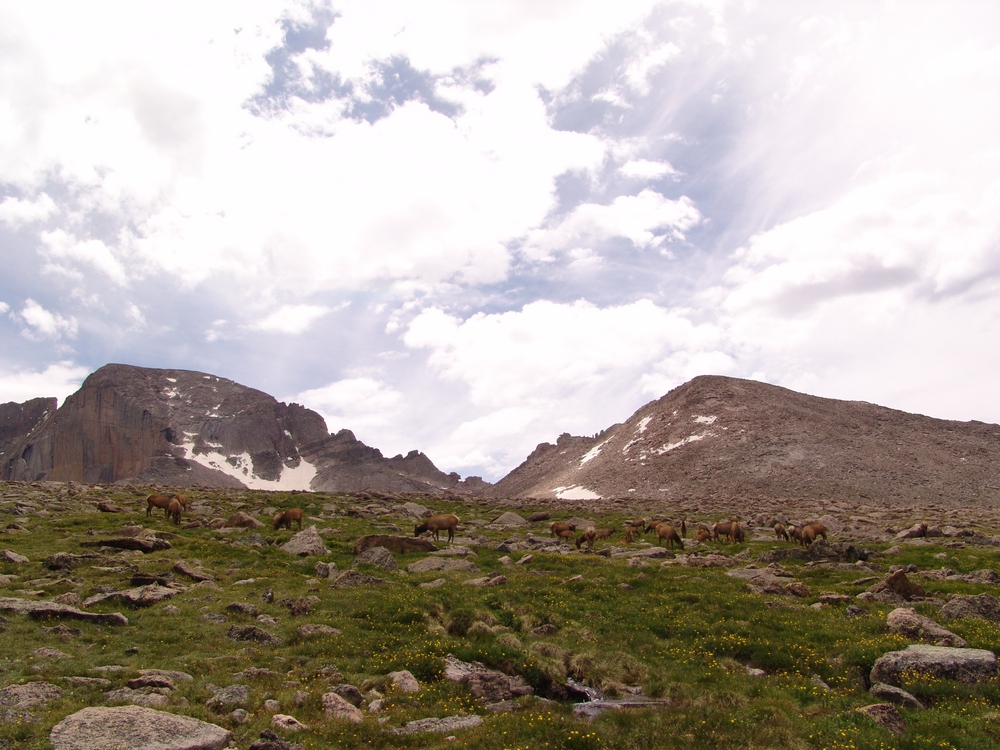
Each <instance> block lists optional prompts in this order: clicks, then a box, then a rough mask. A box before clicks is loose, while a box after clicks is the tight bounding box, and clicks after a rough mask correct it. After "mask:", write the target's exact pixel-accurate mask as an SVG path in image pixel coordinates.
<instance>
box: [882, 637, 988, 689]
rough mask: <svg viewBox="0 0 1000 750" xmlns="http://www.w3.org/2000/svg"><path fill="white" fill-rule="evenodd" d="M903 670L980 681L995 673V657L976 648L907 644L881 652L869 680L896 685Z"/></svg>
mask: <svg viewBox="0 0 1000 750" xmlns="http://www.w3.org/2000/svg"><path fill="white" fill-rule="evenodd" d="M904 672H920V673H923V674H927V675H930V676H932V677H937V678H940V679H945V680H956V681H958V682H967V683H972V682H982V681H984V680H988V679H989V678H991V677H994V676H995V675H996V674H997V657H996V654H994V653H993V652H992V651H987V650H985V649H978V648H948V647H945V646H924V645H916V646H909V647H907V648H906V650H904V651H890V652H888V653H886V654H883V655H882V656H880V657H879V658H878V660H877V661H876V662H875V666H874V667H873V668H872V672H871V681H872V682H873V683H875V682H885V683H888V684H890V685H898V684H899V682H900V680H901V679H902V675H903V673H904Z"/></svg>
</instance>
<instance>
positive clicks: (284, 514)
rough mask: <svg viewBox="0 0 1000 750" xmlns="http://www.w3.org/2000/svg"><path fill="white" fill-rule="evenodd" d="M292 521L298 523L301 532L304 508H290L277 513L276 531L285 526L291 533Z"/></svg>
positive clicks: (275, 519) (275, 518)
mask: <svg viewBox="0 0 1000 750" xmlns="http://www.w3.org/2000/svg"><path fill="white" fill-rule="evenodd" d="M292 521H296V522H297V523H298V525H299V530H300V531H301V530H302V508H289V509H288V510H284V511H281V512H280V513H275V515H274V530H275V531H277V530H278V529H280V528H281V527H282V526H284V527H285V528H286V529H288V530H289V531H291V530H292Z"/></svg>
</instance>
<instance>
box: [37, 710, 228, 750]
mask: <svg viewBox="0 0 1000 750" xmlns="http://www.w3.org/2000/svg"><path fill="white" fill-rule="evenodd" d="M231 737H232V734H231V733H230V732H228V731H226V730H225V729H223V728H222V727H219V726H216V725H215V724H209V723H208V722H205V721H199V720H198V719H192V718H191V717H190V716H179V715H177V714H172V713H168V712H166V711H156V710H154V709H151V708H143V707H141V706H119V707H116V708H84V709H81V710H79V711H77V712H76V713H74V714H71V715H69V716H67V717H66V718H65V719H63V720H62V721H60V722H59V723H58V724H56V725H55V726H54V727H52V731H51V732H50V733H49V742H51V743H52V748H53V750H119V749H120V748H123V747H130V748H136V749H137V750H153V749H154V748H155V750H221V749H222V748H224V747H226V746H227V745H229V740H230V738H231Z"/></svg>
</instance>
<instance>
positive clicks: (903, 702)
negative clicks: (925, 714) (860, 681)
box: [868, 682, 924, 710]
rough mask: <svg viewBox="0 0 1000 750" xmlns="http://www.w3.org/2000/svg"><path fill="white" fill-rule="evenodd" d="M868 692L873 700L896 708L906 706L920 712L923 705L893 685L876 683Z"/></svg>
mask: <svg viewBox="0 0 1000 750" xmlns="http://www.w3.org/2000/svg"><path fill="white" fill-rule="evenodd" d="M868 692H869V693H870V694H871V696H872V697H873V698H881V699H882V700H884V701H889V702H890V703H895V704H896V705H898V706H906V707H907V708H915V709H917V710H922V709H923V707H924V704H923V703H921V702H920V701H918V700H917V699H916V698H915V697H914V696H912V695H910V694H909V693H908V692H906V691H905V690H903V688H898V687H896V686H895V685H886V684H885V683H884V682H876V683H875V684H874V685H872V686H871V688H869V690H868Z"/></svg>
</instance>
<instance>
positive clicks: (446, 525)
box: [413, 513, 458, 544]
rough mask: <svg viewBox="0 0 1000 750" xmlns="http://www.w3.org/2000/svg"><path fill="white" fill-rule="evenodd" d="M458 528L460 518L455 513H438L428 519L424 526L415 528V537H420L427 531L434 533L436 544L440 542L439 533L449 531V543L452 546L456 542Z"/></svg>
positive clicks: (420, 525)
mask: <svg viewBox="0 0 1000 750" xmlns="http://www.w3.org/2000/svg"><path fill="white" fill-rule="evenodd" d="M456 528H458V516H456V515H455V514H454V513H438V514H437V515H434V516H431V517H430V518H428V519H427V520H426V521H424V522H423V523H422V524H419V525H417V526H415V527H414V528H413V536H420V535H421V534H423V533H425V532H427V531H432V532H434V541H435V542H436V541H439V540H440V537H439V536H438V533H439V532H441V531H444V530H445V529H447V530H448V543H449V544H451V542H453V541H454V540H455V529H456Z"/></svg>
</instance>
